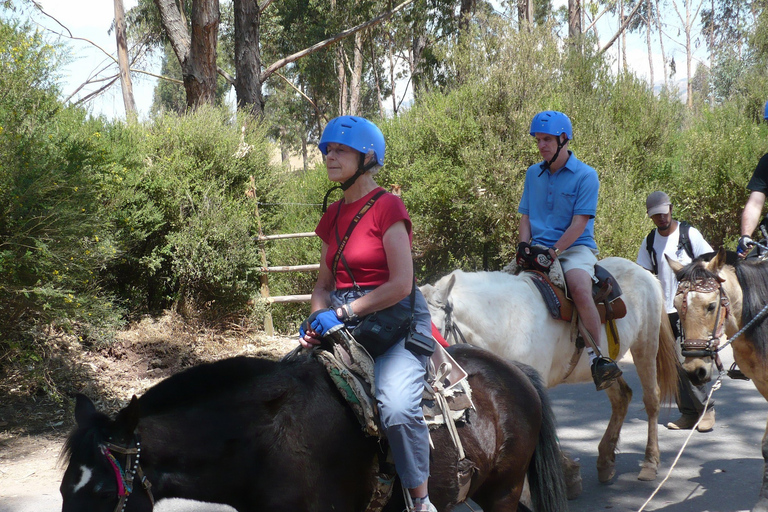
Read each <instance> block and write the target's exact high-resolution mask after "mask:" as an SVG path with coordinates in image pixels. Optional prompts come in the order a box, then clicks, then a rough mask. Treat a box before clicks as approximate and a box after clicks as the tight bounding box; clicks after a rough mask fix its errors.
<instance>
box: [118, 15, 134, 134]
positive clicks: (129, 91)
mask: <svg viewBox="0 0 768 512" xmlns="http://www.w3.org/2000/svg"><path fill="white" fill-rule="evenodd" d="M114 5H115V39H116V40H117V63H118V65H119V66H120V86H121V88H122V91H123V104H124V105H125V116H126V118H128V119H129V120H135V119H136V101H135V100H134V99H133V84H132V83H131V69H130V67H131V65H130V61H129V60H128V42H127V41H126V37H125V9H124V7H123V0H114Z"/></svg>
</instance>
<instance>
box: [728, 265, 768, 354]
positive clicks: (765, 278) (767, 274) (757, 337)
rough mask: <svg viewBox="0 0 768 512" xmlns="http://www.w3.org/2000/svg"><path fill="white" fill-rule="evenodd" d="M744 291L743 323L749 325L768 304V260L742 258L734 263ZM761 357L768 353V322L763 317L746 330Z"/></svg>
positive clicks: (746, 334)
mask: <svg viewBox="0 0 768 512" xmlns="http://www.w3.org/2000/svg"><path fill="white" fill-rule="evenodd" d="M734 269H735V270H736V278H737V279H738V280H739V286H741V293H742V296H743V298H742V309H741V325H747V323H749V322H750V321H751V320H752V319H753V318H755V316H756V315H757V314H758V313H759V312H760V311H761V310H762V309H763V308H764V307H765V306H766V304H768V261H757V260H754V259H748V260H741V261H738V262H737V263H736V264H735V265H734ZM744 335H745V336H746V337H747V338H749V339H750V340H751V342H752V344H753V345H754V346H755V350H757V352H758V354H759V355H760V356H761V358H765V356H766V354H768V322H766V321H765V318H763V319H762V320H761V321H759V322H757V323H755V325H753V326H752V327H750V328H749V329H747V330H746V331H745V332H744Z"/></svg>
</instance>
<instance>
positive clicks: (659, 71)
mask: <svg viewBox="0 0 768 512" xmlns="http://www.w3.org/2000/svg"><path fill="white" fill-rule="evenodd" d="M123 1H124V7H125V9H126V11H127V10H128V9H130V8H131V7H133V6H135V5H136V4H137V0H123ZM680 1H681V0H680ZM38 2H39V4H40V5H41V6H42V7H43V9H44V10H45V11H46V12H47V13H48V14H49V15H50V16H52V17H54V18H56V20H58V21H59V22H60V23H61V24H62V25H64V26H66V27H67V28H68V29H69V30H70V31H71V32H72V35H73V36H75V37H77V38H82V39H88V40H90V41H92V42H93V43H96V44H97V45H99V46H100V47H101V48H103V49H104V50H106V51H107V52H109V53H110V54H111V55H116V43H115V36H114V33H110V27H111V25H112V20H113V18H114V4H113V2H111V1H109V0H38ZM554 4H555V7H559V6H560V5H563V4H567V0H555V1H554ZM34 19H35V20H36V22H38V23H39V24H40V25H41V26H45V27H49V28H51V29H53V30H55V31H56V32H59V33H63V32H64V31H63V30H62V29H61V27H59V26H58V25H57V24H56V23H55V22H54V21H53V20H51V19H50V18H47V17H45V16H44V15H42V14H40V13H39V12H36V13H35V15H34ZM665 21H667V23H669V24H670V26H669V27H667V33H669V34H673V35H674V34H677V33H678V30H677V28H676V26H675V22H677V23H678V24H679V22H678V20H677V16H676V15H675V14H674V12H670V13H669V14H668V15H667V16H666V17H665ZM588 24H589V23H587V24H586V25H588ZM597 29H598V33H599V36H600V42H601V46H602V45H604V44H605V42H606V41H607V40H608V39H609V38H610V37H611V36H612V35H613V34H614V33H615V32H616V30H617V29H618V21H617V20H616V19H615V17H611V16H609V15H605V16H603V17H602V18H601V19H600V21H599V22H598V24H597ZM51 36H52V37H55V36H54V35H53V34H52V33H51ZM653 39H654V43H653V44H654V52H655V54H654V58H653V61H654V80H655V82H656V83H657V84H658V83H660V82H661V81H662V80H663V64H662V60H661V51H660V48H659V43H658V34H654V36H653ZM62 40H63V41H64V42H65V43H66V44H67V45H69V46H70V47H71V49H72V58H73V62H72V63H71V64H69V65H68V66H67V67H66V68H65V69H64V70H63V71H62V78H63V82H62V89H63V90H62V92H63V95H64V97H65V98H66V97H68V96H70V95H71V94H75V96H74V98H80V97H82V96H84V95H85V94H87V92H88V91H91V90H94V89H96V88H97V86H90V87H89V88H87V89H84V90H82V91H80V92H77V93H75V91H77V89H78V87H80V86H81V84H83V83H84V82H85V81H86V80H87V79H88V78H89V77H91V76H92V75H93V74H94V73H95V72H96V71H98V70H99V69H101V68H103V67H104V65H105V64H109V63H111V62H113V61H112V60H111V59H110V58H109V57H108V56H107V55H105V53H104V52H102V51H101V50H99V49H97V48H96V47H94V46H93V45H92V44H90V43H88V42H86V41H81V40H73V39H68V38H63V39H62ZM703 46H704V45H700V46H699V49H698V51H697V53H696V57H697V58H698V59H701V60H704V59H705V55H704V49H703ZM618 48H619V45H618V44H617V43H614V45H613V46H612V47H611V49H610V50H609V51H608V52H607V54H608V55H609V56H610V57H613V59H614V61H615V62H617V56H618ZM665 50H666V53H667V58H668V59H669V58H670V57H674V58H675V61H676V62H677V70H678V71H677V74H676V75H675V77H674V80H675V81H680V80H682V84H683V88H684V84H685V52H684V49H683V48H682V47H681V46H680V45H679V44H675V43H674V42H673V41H671V40H667V41H666V42H665ZM627 60H628V63H629V66H630V68H631V69H632V70H633V71H634V72H635V73H636V74H637V75H638V76H639V77H641V78H644V79H646V80H648V78H649V75H650V73H649V64H648V56H647V49H646V42H645V34H644V33H639V34H630V35H628V43H627ZM153 67H154V69H152V71H154V72H159V68H160V64H159V61H156V62H154V63H153ZM694 67H695V64H694ZM613 69H614V70H616V69H618V64H614V65H613ZM115 73H117V65H116V64H114V63H112V64H111V65H110V67H109V69H108V71H107V72H106V73H105V75H111V74H115ZM132 79H133V86H134V97H135V100H136V106H137V108H138V111H139V118H140V119H146V118H147V117H148V115H149V109H150V106H151V104H152V91H153V89H154V86H155V84H156V81H157V79H155V78H152V77H148V76H147V75H141V74H136V73H134V74H133V75H132ZM86 106H87V108H89V109H90V110H91V111H92V112H93V113H94V114H96V115H105V116H106V117H108V118H110V119H116V118H121V119H124V118H125V107H124V105H123V100H122V94H121V90H120V85H119V83H116V84H115V85H114V86H112V87H111V88H110V89H109V91H107V92H106V93H104V94H102V95H101V96H100V97H99V98H98V99H96V100H93V101H90V102H88V103H87V105H86Z"/></svg>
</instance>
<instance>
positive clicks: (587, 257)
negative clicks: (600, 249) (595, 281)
mask: <svg viewBox="0 0 768 512" xmlns="http://www.w3.org/2000/svg"><path fill="white" fill-rule="evenodd" d="M558 259H559V260H560V265H561V266H562V267H563V274H565V273H567V272H568V271H569V270H571V269H574V268H580V269H582V270H584V271H586V272H587V273H588V274H589V276H590V277H595V264H596V263H597V249H592V248H590V247H587V246H586V245H572V246H571V247H569V248H568V249H566V250H565V251H563V252H562V253H560V256H559V257H558Z"/></svg>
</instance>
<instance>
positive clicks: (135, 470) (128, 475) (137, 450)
mask: <svg viewBox="0 0 768 512" xmlns="http://www.w3.org/2000/svg"><path fill="white" fill-rule="evenodd" d="M133 445H134V446H133V447H131V446H120V445H118V444H114V443H104V444H102V445H100V446H99V448H100V449H101V453H102V454H103V455H104V457H106V459H107V462H109V465H110V466H111V467H112V470H113V471H114V473H115V479H116V480H117V496H118V498H119V500H118V502H117V505H116V506H115V511H114V512H124V511H125V507H126V505H127V504H128V497H129V496H130V495H131V493H132V492H133V480H134V479H135V478H136V477H137V476H138V477H139V482H141V485H142V487H143V488H144V490H145V491H146V492H147V496H149V501H150V502H151V503H152V506H154V505H155V497H154V496H153V495H152V484H151V483H150V482H149V480H147V477H146V476H145V475H144V471H143V470H142V469H141V465H140V464H139V459H140V458H141V442H140V441H139V438H138V435H136V436H135V437H134V440H133ZM112 452H115V453H117V454H119V455H125V469H123V466H121V465H120V462H118V460H117V458H115V456H114V455H112ZM133 456H135V458H133V460H131V459H132V457H133Z"/></svg>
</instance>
